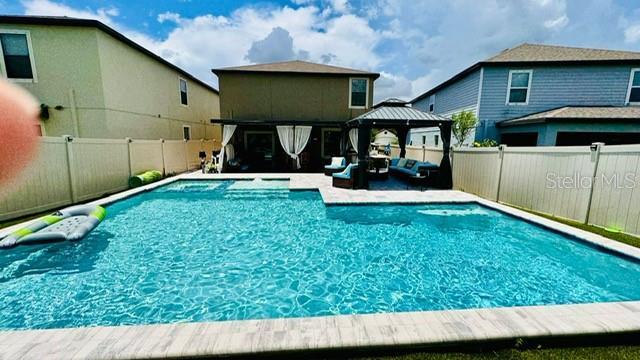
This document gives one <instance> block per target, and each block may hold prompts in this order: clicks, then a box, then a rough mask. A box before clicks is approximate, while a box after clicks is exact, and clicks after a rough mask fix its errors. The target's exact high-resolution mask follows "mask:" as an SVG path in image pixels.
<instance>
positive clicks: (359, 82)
mask: <svg viewBox="0 0 640 360" xmlns="http://www.w3.org/2000/svg"><path fill="white" fill-rule="evenodd" d="M367 83H368V81H367V79H351V107H366V106H367Z"/></svg>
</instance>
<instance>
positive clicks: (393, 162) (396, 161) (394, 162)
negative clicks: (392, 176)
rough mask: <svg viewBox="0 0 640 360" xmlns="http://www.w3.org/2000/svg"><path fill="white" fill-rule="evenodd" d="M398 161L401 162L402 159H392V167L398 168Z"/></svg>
mask: <svg viewBox="0 0 640 360" xmlns="http://www.w3.org/2000/svg"><path fill="white" fill-rule="evenodd" d="M398 161H400V158H393V159H391V166H397V165H398Z"/></svg>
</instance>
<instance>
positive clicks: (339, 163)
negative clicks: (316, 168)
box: [329, 157, 345, 167]
mask: <svg viewBox="0 0 640 360" xmlns="http://www.w3.org/2000/svg"><path fill="white" fill-rule="evenodd" d="M344 163H345V159H344V158H343V157H332V158H331V164H330V165H329V166H333V167H344Z"/></svg>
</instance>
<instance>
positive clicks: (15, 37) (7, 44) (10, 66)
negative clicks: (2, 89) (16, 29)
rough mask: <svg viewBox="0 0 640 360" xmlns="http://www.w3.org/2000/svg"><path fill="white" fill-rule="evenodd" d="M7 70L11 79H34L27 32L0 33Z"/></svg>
mask: <svg viewBox="0 0 640 360" xmlns="http://www.w3.org/2000/svg"><path fill="white" fill-rule="evenodd" d="M0 43H2V53H3V60H4V66H5V71H6V73H7V78H9V79H33V70H32V69H31V59H30V58H29V45H28V42H27V35H25V34H0Z"/></svg>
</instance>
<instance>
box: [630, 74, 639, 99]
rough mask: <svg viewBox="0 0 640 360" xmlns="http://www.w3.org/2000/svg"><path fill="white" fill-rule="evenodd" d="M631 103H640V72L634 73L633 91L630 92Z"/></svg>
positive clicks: (632, 80)
mask: <svg viewBox="0 0 640 360" xmlns="http://www.w3.org/2000/svg"><path fill="white" fill-rule="evenodd" d="M629 102H630V103H640V70H636V71H634V72H633V79H631V91H630V92H629Z"/></svg>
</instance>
